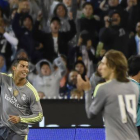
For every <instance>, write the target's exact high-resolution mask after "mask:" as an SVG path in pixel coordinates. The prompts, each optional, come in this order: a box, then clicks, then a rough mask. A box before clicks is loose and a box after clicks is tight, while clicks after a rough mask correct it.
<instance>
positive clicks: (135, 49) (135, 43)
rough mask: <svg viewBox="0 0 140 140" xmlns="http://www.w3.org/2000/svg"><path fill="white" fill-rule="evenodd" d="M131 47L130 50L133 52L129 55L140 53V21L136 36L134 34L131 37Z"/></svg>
mask: <svg viewBox="0 0 140 140" xmlns="http://www.w3.org/2000/svg"><path fill="white" fill-rule="evenodd" d="M129 48H130V52H131V54H130V55H129V56H131V55H136V54H139V55H140V22H138V23H137V25H136V34H135V36H133V37H132V38H131V39H130V42H129Z"/></svg>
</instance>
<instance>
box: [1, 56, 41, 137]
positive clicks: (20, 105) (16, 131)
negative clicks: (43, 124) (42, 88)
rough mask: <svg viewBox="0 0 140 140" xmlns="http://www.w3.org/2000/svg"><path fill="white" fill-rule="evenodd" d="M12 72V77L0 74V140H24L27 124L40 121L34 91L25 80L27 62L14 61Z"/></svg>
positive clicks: (37, 97) (39, 111)
mask: <svg viewBox="0 0 140 140" xmlns="http://www.w3.org/2000/svg"><path fill="white" fill-rule="evenodd" d="M12 70H13V77H11V76H8V75H6V74H2V73H0V84H1V107H2V109H1V110H2V111H1V122H0V140H26V139H27V134H28V131H29V128H28V124H32V123H36V122H40V121H41V120H42V117H43V113H42V107H41V105H40V101H39V96H38V93H37V91H36V89H35V88H34V87H33V86H32V85H31V84H30V83H29V82H28V81H27V79H26V77H27V74H28V72H29V63H28V60H27V59H25V58H20V59H17V60H15V61H14V63H13V65H12Z"/></svg>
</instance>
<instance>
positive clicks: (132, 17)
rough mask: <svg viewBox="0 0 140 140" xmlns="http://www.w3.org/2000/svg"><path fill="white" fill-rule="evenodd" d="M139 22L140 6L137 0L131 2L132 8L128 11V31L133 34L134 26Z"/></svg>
mask: <svg viewBox="0 0 140 140" xmlns="http://www.w3.org/2000/svg"><path fill="white" fill-rule="evenodd" d="M139 21H140V4H139V3H138V0H133V6H132V8H131V9H130V14H129V29H130V31H131V32H135V27H136V24H137V23H138V22H139Z"/></svg>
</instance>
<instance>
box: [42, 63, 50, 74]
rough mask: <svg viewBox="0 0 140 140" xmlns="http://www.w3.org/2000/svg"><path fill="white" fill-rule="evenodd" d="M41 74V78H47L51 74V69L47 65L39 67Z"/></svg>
mask: <svg viewBox="0 0 140 140" xmlns="http://www.w3.org/2000/svg"><path fill="white" fill-rule="evenodd" d="M41 74H42V75H43V76H49V75H50V74H51V69H50V67H49V66H48V65H46V64H44V65H43V66H42V67H41Z"/></svg>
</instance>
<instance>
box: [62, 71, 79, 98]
mask: <svg viewBox="0 0 140 140" xmlns="http://www.w3.org/2000/svg"><path fill="white" fill-rule="evenodd" d="M77 75H78V72H77V71H76V70H71V71H70V73H69V75H68V80H67V83H66V86H65V89H64V91H63V92H64V93H63V94H64V95H65V96H67V98H68V99H70V96H71V91H72V90H74V89H76V83H77ZM64 95H63V96H64ZM61 96H62V95H61Z"/></svg>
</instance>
